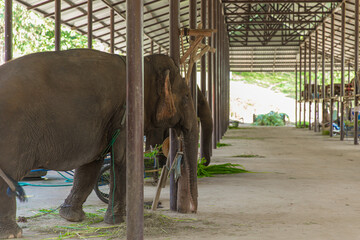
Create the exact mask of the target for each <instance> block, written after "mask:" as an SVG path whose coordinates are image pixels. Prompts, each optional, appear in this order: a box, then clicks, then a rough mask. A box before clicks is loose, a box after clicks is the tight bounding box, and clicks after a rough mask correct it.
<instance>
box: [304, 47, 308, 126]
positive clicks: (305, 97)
mask: <svg viewBox="0 0 360 240" xmlns="http://www.w3.org/2000/svg"><path fill="white" fill-rule="evenodd" d="M306 52H307V45H306V42H305V48H304V128H306V102H307V101H308V95H307V91H306V83H307V81H306V80H307V76H306V68H307V66H306Z"/></svg>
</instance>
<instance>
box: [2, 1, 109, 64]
mask: <svg viewBox="0 0 360 240" xmlns="http://www.w3.org/2000/svg"><path fill="white" fill-rule="evenodd" d="M4 22H5V21H4V1H0V52H1V60H0V61H1V63H2V61H3V59H4V57H3V56H4V37H5V34H4V27H5V26H4ZM54 27H55V23H54V21H53V20H52V19H49V18H46V19H45V18H43V17H42V16H40V15H38V14H36V13H34V12H32V11H28V10H27V9H26V8H25V7H23V6H22V5H19V4H16V3H15V2H14V3H13V57H14V58H17V57H20V56H22V55H26V54H29V53H33V52H44V51H54V50H55V30H54ZM93 46H94V48H95V49H99V50H103V51H108V47H107V46H104V45H103V44H101V43H99V42H97V41H95V40H94V41H93ZM86 47H87V36H84V35H82V34H80V33H78V32H76V31H73V30H71V29H70V28H69V27H66V26H64V25H62V26H61V50H66V49H71V48H86Z"/></svg>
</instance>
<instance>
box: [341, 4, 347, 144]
mask: <svg viewBox="0 0 360 240" xmlns="http://www.w3.org/2000/svg"><path fill="white" fill-rule="evenodd" d="M341 10H342V11H341V26H342V27H341V89H340V96H341V113H340V114H341V115H340V140H341V141H343V140H344V135H345V133H344V114H345V105H344V95H345V28H346V2H343V4H342V6H341Z"/></svg>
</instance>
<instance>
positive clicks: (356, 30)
mask: <svg viewBox="0 0 360 240" xmlns="http://www.w3.org/2000/svg"><path fill="white" fill-rule="evenodd" d="M358 70H359V0H355V66H354V71H355V83H354V91H355V111H354V115H355V122H354V128H355V133H354V144H355V145H358V144H359V138H358V116H359V112H358V111H357V106H358V105H359V97H357V94H358V93H359V85H358V84H359V83H358V79H359V73H358Z"/></svg>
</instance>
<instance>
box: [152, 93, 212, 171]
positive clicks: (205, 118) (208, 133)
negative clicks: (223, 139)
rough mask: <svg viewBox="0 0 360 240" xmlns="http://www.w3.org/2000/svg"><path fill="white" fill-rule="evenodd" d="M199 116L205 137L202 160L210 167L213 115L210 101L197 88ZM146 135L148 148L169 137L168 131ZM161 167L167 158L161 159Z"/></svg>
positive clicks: (202, 146)
mask: <svg viewBox="0 0 360 240" xmlns="http://www.w3.org/2000/svg"><path fill="white" fill-rule="evenodd" d="M197 103H198V109H197V116H198V118H199V119H200V124H201V130H202V131H201V134H202V135H203V137H202V138H201V144H200V146H201V149H200V150H201V151H200V155H201V158H205V162H204V163H203V164H204V165H205V166H208V165H209V164H210V161H211V147H212V145H211V139H212V131H213V120H212V115H211V109H210V106H209V103H208V101H207V100H206V98H205V96H204V94H203V93H202V92H201V90H200V89H199V87H198V88H197ZM145 134H146V146H147V148H150V146H153V147H154V146H155V145H159V144H161V143H162V142H163V141H164V140H165V139H166V138H167V137H168V136H169V131H168V129H161V128H158V129H154V130H151V131H148V132H145ZM159 161H160V165H164V164H165V162H166V157H165V158H162V157H159Z"/></svg>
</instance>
